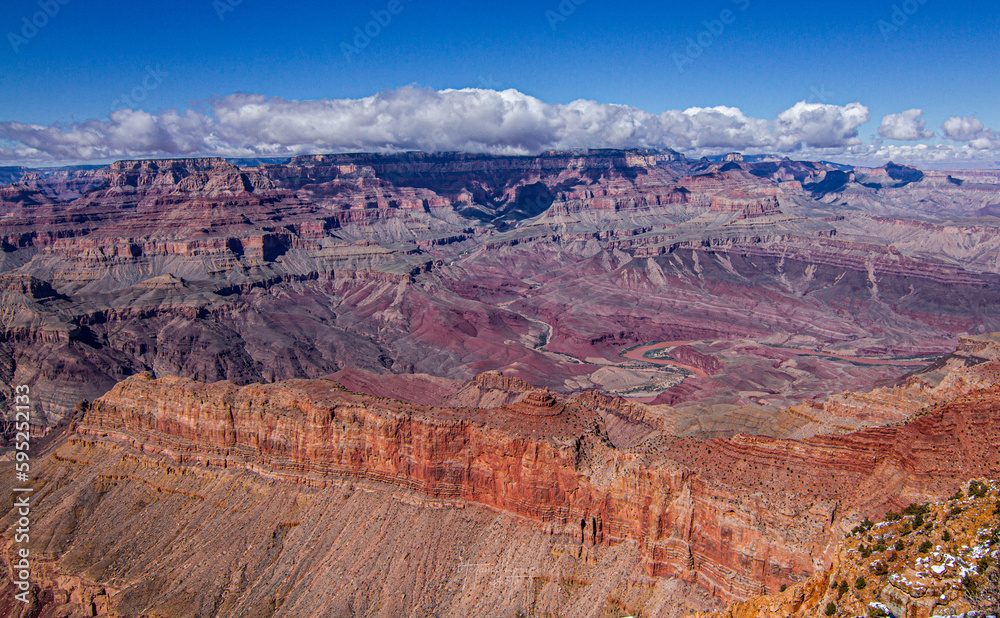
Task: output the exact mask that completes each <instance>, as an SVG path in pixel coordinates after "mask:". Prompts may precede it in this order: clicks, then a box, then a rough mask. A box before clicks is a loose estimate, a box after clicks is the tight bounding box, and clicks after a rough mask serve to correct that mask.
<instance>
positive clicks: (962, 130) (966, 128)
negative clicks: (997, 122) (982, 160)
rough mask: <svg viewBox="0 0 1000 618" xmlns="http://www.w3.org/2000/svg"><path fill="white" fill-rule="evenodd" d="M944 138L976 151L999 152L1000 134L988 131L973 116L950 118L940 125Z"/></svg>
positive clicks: (991, 130)
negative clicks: (961, 143) (967, 145)
mask: <svg viewBox="0 0 1000 618" xmlns="http://www.w3.org/2000/svg"><path fill="white" fill-rule="evenodd" d="M941 131H943V132H944V136H945V137H947V138H948V139H950V140H953V141H956V142H967V143H968V144H969V147H970V148H974V149H976V150H991V151H992V150H1000V133H997V132H996V131H995V130H993V129H988V128H986V126H985V125H984V124H983V123H982V121H980V120H979V119H978V118H976V117H975V116H952V117H951V118H949V119H948V120H945V121H944V123H942V124H941Z"/></svg>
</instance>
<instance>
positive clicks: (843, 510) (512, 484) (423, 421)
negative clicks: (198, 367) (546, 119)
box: [56, 375, 1000, 600]
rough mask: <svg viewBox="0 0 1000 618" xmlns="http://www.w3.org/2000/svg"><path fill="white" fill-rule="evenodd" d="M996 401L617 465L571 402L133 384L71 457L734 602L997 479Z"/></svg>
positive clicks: (112, 397) (98, 414)
mask: <svg viewBox="0 0 1000 618" xmlns="http://www.w3.org/2000/svg"><path fill="white" fill-rule="evenodd" d="M998 402H1000V388H997V387H992V388H990V389H986V390H978V391H974V392H973V393H970V394H968V395H965V396H964V397H960V398H958V399H957V400H955V401H953V402H951V403H948V404H947V405H944V406H941V407H939V408H937V409H935V410H933V411H931V412H925V413H924V414H923V415H922V416H919V417H918V418H915V419H913V420H912V421H910V422H907V423H905V424H902V425H897V426H889V427H880V428H873V429H868V430H863V431H860V432H856V433H853V434H847V435H840V436H817V437H814V438H810V439H806V440H801V441H797V440H778V439H770V438H762V437H751V436H743V435H740V436H736V437H734V438H731V439H727V440H708V441H705V442H697V441H693V440H681V439H675V438H669V437H657V438H652V439H649V440H646V441H645V442H643V443H641V444H639V445H638V446H636V447H634V448H615V447H614V446H613V445H612V443H611V441H610V439H609V438H608V434H607V433H606V430H605V424H604V422H603V421H602V419H601V416H600V415H599V414H597V413H596V412H594V411H593V410H592V409H590V408H589V407H587V406H585V405H583V404H582V403H581V402H580V401H578V400H562V403H558V405H560V406H561V409H560V410H559V412H558V413H556V414H552V415H548V416H539V415H536V414H531V415H527V414H524V413H523V412H519V411H518V408H517V407H515V406H509V407H503V406H502V407H499V408H493V409H491V410H483V409H478V408H464V409H463V408H433V407H428V406H413V405H409V404H402V403H400V402H396V401H393V400H388V399H378V398H373V397H368V396H363V395H357V394H352V393H348V392H346V391H344V390H343V389H342V388H341V387H339V385H337V384H336V383H334V382H331V381H300V380H294V381H288V382H283V383H276V384H268V385H251V386H244V387H238V386H235V385H233V384H230V383H225V382H222V383H215V384H210V385H205V384H200V383H196V382H193V381H190V380H183V379H176V378H164V379H159V380H152V379H150V378H149V377H146V376H142V375H140V376H134V377H132V378H129V379H128V380H126V381H124V382H122V383H120V384H118V385H117V386H116V387H115V388H114V389H112V391H111V392H109V393H108V394H107V395H106V396H104V397H103V398H101V399H99V400H97V401H95V402H94V403H93V404H91V405H90V407H89V409H88V410H87V412H86V414H85V416H84V419H83V421H82V422H81V423H80V424H79V426H78V427H77V428H76V433H75V434H73V435H72V436H71V437H70V447H71V448H81V447H82V445H91V446H93V447H94V448H97V447H100V448H104V449H109V448H110V449H113V450H115V451H120V452H122V453H123V454H124V453H127V452H137V453H142V454H143V455H144V456H150V457H152V456H156V457H160V456H162V457H167V458H169V460H171V461H173V462H175V464H176V465H177V466H179V467H177V468H176V470H177V471H178V472H179V473H184V470H205V469H206V468H208V469H224V470H231V471H232V470H241V471H247V472H252V473H253V474H255V475H258V476H260V477H262V478H264V479H273V480H274V481H275V482H280V483H282V484H284V483H293V484H295V485H301V486H305V487H309V488H314V489H318V490H322V489H323V488H324V487H327V488H328V487H330V486H333V485H337V484H339V483H342V482H343V481H344V480H345V479H355V480H359V481H365V482H376V483H379V484H382V485H384V486H388V487H397V488H400V489H404V490H407V491H412V492H415V493H417V494H419V495H423V496H426V497H428V498H431V499H434V500H440V501H446V502H454V503H461V504H478V505H482V506H485V507H489V508H491V509H496V510H498V511H500V512H504V513H509V514H512V515H516V516H520V517H524V518H527V519H528V520H531V521H535V522H537V524H536V525H539V526H541V527H542V529H543V530H545V531H547V533H549V534H550V535H552V536H553V537H554V538H556V539H558V540H559V542H560V543H563V544H569V545H571V546H574V547H577V548H579V550H580V551H582V550H583V549H585V548H593V547H614V546H617V545H619V544H622V543H629V544H635V547H637V548H638V549H637V551H638V554H637V555H638V556H641V559H640V562H641V564H642V565H643V569H644V572H645V574H646V576H649V577H654V578H660V577H665V578H671V579H678V580H681V581H686V582H690V583H694V584H697V585H698V586H699V587H701V588H703V589H705V590H707V591H709V592H710V593H711V594H713V595H714V596H716V597H718V598H720V599H724V600H730V599H740V598H746V597H749V596H752V595H755V594H760V593H762V592H764V591H767V590H773V589H775V588H777V587H778V586H780V585H781V584H785V583H793V582H795V581H799V580H803V579H806V578H808V577H809V576H810V575H811V574H813V573H814V572H815V571H816V570H817V569H820V568H822V567H823V566H824V565H825V564H826V563H827V562H828V561H829V560H830V558H831V552H832V551H833V548H834V546H835V543H836V541H837V540H839V538H840V536H841V535H842V534H843V533H844V532H845V531H846V530H847V529H849V528H850V527H852V526H853V525H854V524H856V523H857V522H858V521H860V519H861V518H862V517H864V516H866V515H868V516H877V515H879V514H880V513H882V512H884V511H885V510H887V509H889V508H898V507H899V506H900V505H904V504H909V503H910V502H912V501H915V500H920V499H924V498H926V497H928V496H937V495H942V494H944V493H947V492H950V491H952V490H953V489H954V487H955V486H957V484H958V483H959V479H962V478H967V477H969V476H977V475H990V474H998V473H1000V461H998V460H997V455H996V453H997V449H998V447H1000V430H998V429H997V427H998V426H1000V422H998V421H1000V406H998V405H997V404H998ZM536 404H537V405H538V406H541V407H544V406H545V405H557V404H555V403H552V402H548V403H546V400H545V398H544V397H540V398H538V400H537V402H536ZM56 456H57V457H58V454H57V455H56ZM82 489H83V488H81V490H82ZM130 533H131V532H130ZM629 546H632V545H629Z"/></svg>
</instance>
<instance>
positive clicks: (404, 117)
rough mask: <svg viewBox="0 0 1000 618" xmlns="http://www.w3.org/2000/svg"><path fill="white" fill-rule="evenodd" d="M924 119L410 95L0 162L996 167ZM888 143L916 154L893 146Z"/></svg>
mask: <svg viewBox="0 0 1000 618" xmlns="http://www.w3.org/2000/svg"><path fill="white" fill-rule="evenodd" d="M921 116H922V112H921V110H919V109H911V110H906V111H903V112H901V113H898V114H889V115H887V116H885V117H884V118H883V119H882V122H881V125H880V127H879V129H878V132H879V136H880V137H874V136H873V139H872V140H871V141H868V142H866V141H864V140H862V139H861V138H860V137H859V135H858V132H859V130H858V127H859V126H861V125H862V124H863V123H865V122H867V121H868V120H869V119H870V114H869V109H868V108H867V107H866V106H864V105H862V104H861V103H850V104H848V105H843V106H841V105H830V104H824V103H807V102H805V101H802V102H799V103H796V104H795V105H794V106H792V107H790V108H789V109H787V110H785V111H783V112H781V113H779V114H778V115H777V117H776V118H774V119H770V120H769V119H761V118H753V117H750V116H747V115H746V114H744V112H743V111H742V110H740V109H739V108H735V107H725V106H717V107H704V108H703V107H693V108H689V109H686V110H669V111H665V112H662V113H659V114H654V113H650V112H647V111H644V110H641V109H637V108H634V107H629V106H625V105H614V104H605V103H597V102H595V101H588V100H583V99H580V100H576V101H573V102H571V103H568V104H549V103H545V102H543V101H541V100H539V99H537V98H535V97H532V96H530V95H526V94H524V93H521V92H519V91H517V90H504V91H495V90H487V89H462V90H441V91H435V90H432V89H428V88H417V87H405V88H400V89H397V90H392V91H387V92H381V93H379V94H376V95H373V96H369V97H365V98H359V99H318V100H308V101H294V100H287V99H282V98H277V97H265V96H263V95H255V94H242V93H237V94H231V95H228V96H225V97H218V98H213V99H211V100H208V101H204V102H201V103H199V104H197V105H196V106H194V108H192V109H187V110H176V109H171V110H167V111H163V112H158V113H155V114H153V113H148V112H146V111H142V110H133V109H119V110H117V111H115V112H113V113H112V114H111V115H110V118H109V119H107V120H102V119H91V120H86V121H83V122H75V123H72V124H62V123H55V124H51V125H37V124H26V123H21V122H16V121H5V122H0V161H2V162H6V163H8V164H21V165H56V164H64V163H75V162H88V161H93V162H96V161H107V160H110V159H125V158H148V157H193V156H225V157H280V156H289V155H297V154H309V153H321V152H346V151H398V150H423V151H465V152H480V153H492V154H507V155H521V154H536V153H539V152H542V151H545V150H566V149H577V148H670V149H673V150H677V151H680V152H682V153H684V154H686V155H688V156H702V155H706V154H708V155H710V154H719V153H722V152H727V151H734V150H735V151H741V152H744V153H773V154H779V155H789V156H795V157H798V158H810V159H820V158H823V159H839V160H843V161H847V162H852V163H859V164H875V165H879V164H882V163H884V162H885V161H888V160H890V159H891V160H894V161H897V162H905V163H914V164H918V165H919V164H949V163H954V164H956V165H962V164H980V165H981V164H993V163H995V162H996V161H997V159H1000V134H998V133H997V131H995V130H993V129H990V128H987V127H986V126H984V125H983V123H982V122H981V121H979V120H978V119H976V118H975V117H974V116H968V117H961V116H955V117H952V118H949V119H948V120H946V121H945V122H944V123H943V124H942V126H941V137H942V138H943V139H944V140H947V142H948V143H938V144H926V143H917V142H919V141H920V140H929V139H933V138H935V137H936V134H935V132H934V131H929V130H927V129H926V121H925V120H923V118H922V117H921ZM885 139H888V140H895V141H904V142H911V143H907V144H887V143H885V141H884V140H885Z"/></svg>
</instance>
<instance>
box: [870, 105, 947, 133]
mask: <svg viewBox="0 0 1000 618" xmlns="http://www.w3.org/2000/svg"><path fill="white" fill-rule="evenodd" d="M923 113H924V112H923V110H920V109H908V110H906V111H905V112H902V113H899V114H889V115H887V116H885V117H883V118H882V124H881V125H879V128H878V134H879V135H881V136H882V137H884V138H886V139H896V140H906V141H916V140H921V139H930V138H932V137H934V131H928V130H927V129H926V127H927V121H926V120H924V119H923V118H921V116H922V115H923Z"/></svg>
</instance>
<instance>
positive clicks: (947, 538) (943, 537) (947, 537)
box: [941, 530, 951, 543]
mask: <svg viewBox="0 0 1000 618" xmlns="http://www.w3.org/2000/svg"><path fill="white" fill-rule="evenodd" d="M941 540H942V541H944V542H945V543H947V542H948V541H950V540H951V533H950V532H948V531H947V530H945V531H944V532H942V533H941Z"/></svg>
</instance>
